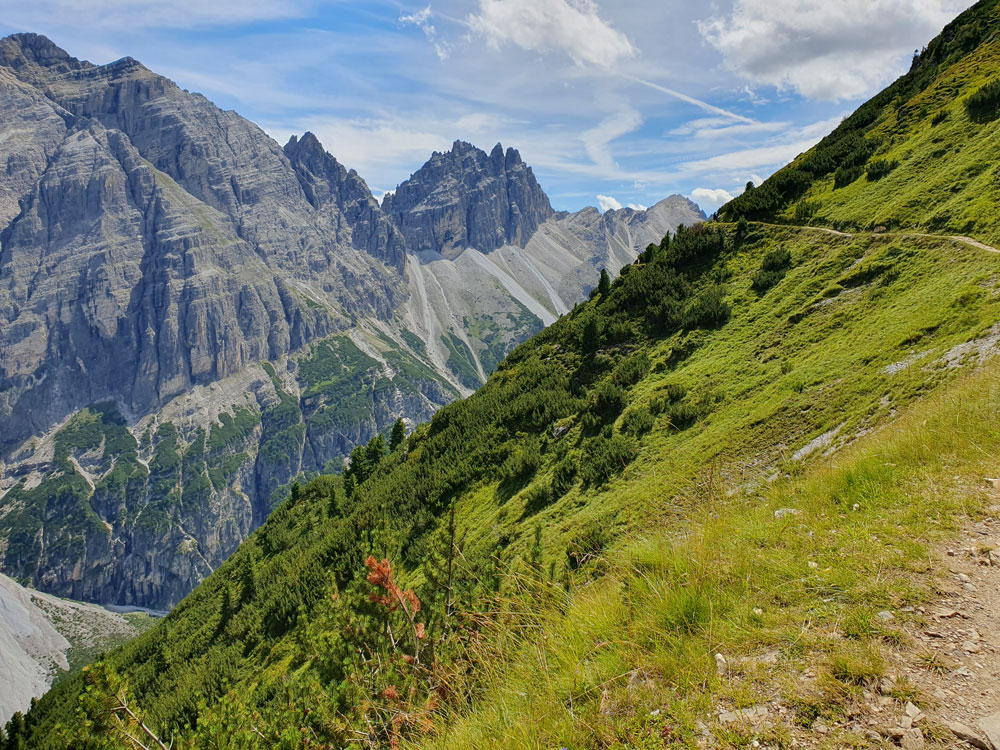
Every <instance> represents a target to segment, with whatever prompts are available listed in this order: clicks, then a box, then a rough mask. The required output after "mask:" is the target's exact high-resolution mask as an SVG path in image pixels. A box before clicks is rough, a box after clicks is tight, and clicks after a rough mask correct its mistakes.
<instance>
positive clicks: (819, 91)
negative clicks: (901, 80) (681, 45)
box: [698, 0, 971, 100]
mask: <svg viewBox="0 0 1000 750" xmlns="http://www.w3.org/2000/svg"><path fill="white" fill-rule="evenodd" d="M970 4H971V3H970V2H969V0H837V1H836V2H816V0H735V3H734V5H733V9H732V13H731V14H730V15H728V16H725V17H713V18H710V19H708V20H704V21H701V22H699V24H698V28H699V31H700V32H701V34H702V36H703V37H704V38H705V40H707V41H708V43H709V44H711V45H712V46H713V47H715V48H716V49H718V50H719V51H720V52H721V53H722V54H723V57H724V60H725V63H726V66H727V67H729V68H730V69H732V70H733V71H735V72H738V73H740V74H742V75H743V76H745V77H746V78H747V79H749V80H750V81H752V82H754V83H757V84H769V85H772V86H776V87H778V88H779V89H789V90H794V91H797V92H798V93H800V94H802V95H803V96H806V97H809V98H813V99H823V100H838V99H848V98H853V97H857V96H861V95H862V94H866V93H869V92H871V91H873V90H874V89H876V88H878V87H880V86H882V85H883V84H885V83H886V82H887V81H888V80H889V79H891V78H892V77H893V76H895V75H897V74H898V73H899V72H900V71H901V67H902V66H903V65H905V62H906V58H907V56H908V52H907V51H908V50H912V49H915V48H919V47H922V46H923V45H924V44H926V43H927V42H928V41H929V40H930V39H931V38H932V37H933V36H934V35H935V34H937V33H938V32H939V31H940V30H941V28H942V27H943V26H944V25H945V24H946V23H947V22H948V21H949V20H951V19H952V18H953V17H954V15H955V14H956V13H957V12H958V11H960V10H961V9H963V8H965V7H967V6H968V5H970ZM901 51H902V54H901Z"/></svg>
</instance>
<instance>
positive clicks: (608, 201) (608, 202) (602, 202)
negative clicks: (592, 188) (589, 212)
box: [597, 195, 622, 214]
mask: <svg viewBox="0 0 1000 750" xmlns="http://www.w3.org/2000/svg"><path fill="white" fill-rule="evenodd" d="M597 207H598V208H599V209H601V213H602V214H603V213H604V212H605V211H618V210H619V209H620V208H621V207H622V204H621V203H619V202H618V201H617V200H616V199H614V198H612V197H611V196H610V195H598V196H597Z"/></svg>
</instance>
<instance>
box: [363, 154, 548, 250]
mask: <svg viewBox="0 0 1000 750" xmlns="http://www.w3.org/2000/svg"><path fill="white" fill-rule="evenodd" d="M382 208H383V210H385V212H386V213H388V214H389V215H390V216H392V218H393V220H394V221H395V222H396V225H397V226H398V227H399V229H400V231H401V232H402V233H403V235H404V236H405V237H406V243H407V247H408V248H409V249H410V250H411V251H412V252H422V251H425V250H433V251H435V252H438V253H440V254H442V255H443V256H445V257H446V258H453V257H455V256H457V255H458V254H459V253H461V251H463V250H465V249H467V248H475V249H477V250H479V251H481V252H488V251H490V250H494V249H496V248H498V247H502V246H503V245H507V244H513V245H519V246H521V247H523V246H524V245H525V244H526V243H527V242H528V240H529V239H530V238H531V236H532V235H533V234H534V233H535V231H536V230H537V229H538V227H539V225H541V224H542V222H544V221H545V220H546V219H548V218H549V217H550V216H552V213H553V212H552V206H551V205H549V199H548V197H546V195H545V193H544V192H542V189H541V187H539V185H538V181H537V180H536V179H535V175H534V173H533V172H532V171H531V167H529V166H527V165H526V164H525V163H524V162H523V161H521V155H520V154H519V153H518V152H517V151H515V150H514V149H512V148H509V149H507V152H506V153H504V150H503V147H502V146H501V145H500V144H499V143H498V144H497V145H496V146H495V147H494V148H493V151H492V152H490V153H489V154H487V153H486V152H484V151H481V150H480V149H478V148H476V147H475V146H473V145H471V144H469V143H464V142H463V141H455V145H454V146H452V149H451V151H448V152H447V153H443V154H441V153H435V154H434V155H433V156H431V158H430V161H428V162H427V163H426V164H425V165H424V166H423V167H421V168H420V169H419V170H418V171H417V172H416V173H415V174H414V175H413V176H412V177H410V179H409V180H407V181H406V182H404V183H403V184H401V185H400V186H399V187H397V188H396V190H395V192H393V193H390V194H388V195H386V197H385V198H384V199H383V201H382Z"/></svg>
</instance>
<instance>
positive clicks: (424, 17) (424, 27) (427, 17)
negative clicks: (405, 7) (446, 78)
mask: <svg viewBox="0 0 1000 750" xmlns="http://www.w3.org/2000/svg"><path fill="white" fill-rule="evenodd" d="M399 22H400V23H401V24H404V25H407V24H412V25H413V26H416V27H417V28H419V29H420V30H421V31H423V32H424V36H426V37H427V38H428V39H429V40H430V42H431V44H433V45H434V53H435V54H436V55H437V56H438V59H439V60H441V61H442V62H444V61H445V60H447V59H448V56H449V55H450V54H451V45H450V44H448V43H447V42H442V41H440V40H438V38H437V36H438V33H437V27H435V26H434V24H432V23H431V6H429V5H428V6H427V7H426V8H424V9H423V10H418V11H417V12H415V13H409V14H406V15H402V16H400V17H399Z"/></svg>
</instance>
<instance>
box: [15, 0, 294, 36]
mask: <svg viewBox="0 0 1000 750" xmlns="http://www.w3.org/2000/svg"><path fill="white" fill-rule="evenodd" d="M12 5H13V4H12ZM17 5H20V6H21V7H10V8H5V9H4V23H6V24H8V25H12V26H23V27H25V28H32V27H34V26H35V24H41V23H46V22H49V21H50V20H51V19H53V18H56V19H71V18H76V17H77V16H80V15H86V25H87V26H88V27H90V28H102V29H132V30H134V29H149V28H174V29H179V28H198V27H204V26H233V25H236V24H241V23H252V22H254V21H268V20H273V19H277V18H298V17H301V16H303V15H304V14H305V13H306V12H307V11H308V10H309V8H310V7H311V6H312V5H313V3H312V2H310V1H309V0H241V2H238V3H220V2H211V1H206V0H171V2H163V0H87V2H86V3H85V7H81V3H80V0H31V2H29V3H24V4H20V3H18V4H17Z"/></svg>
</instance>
